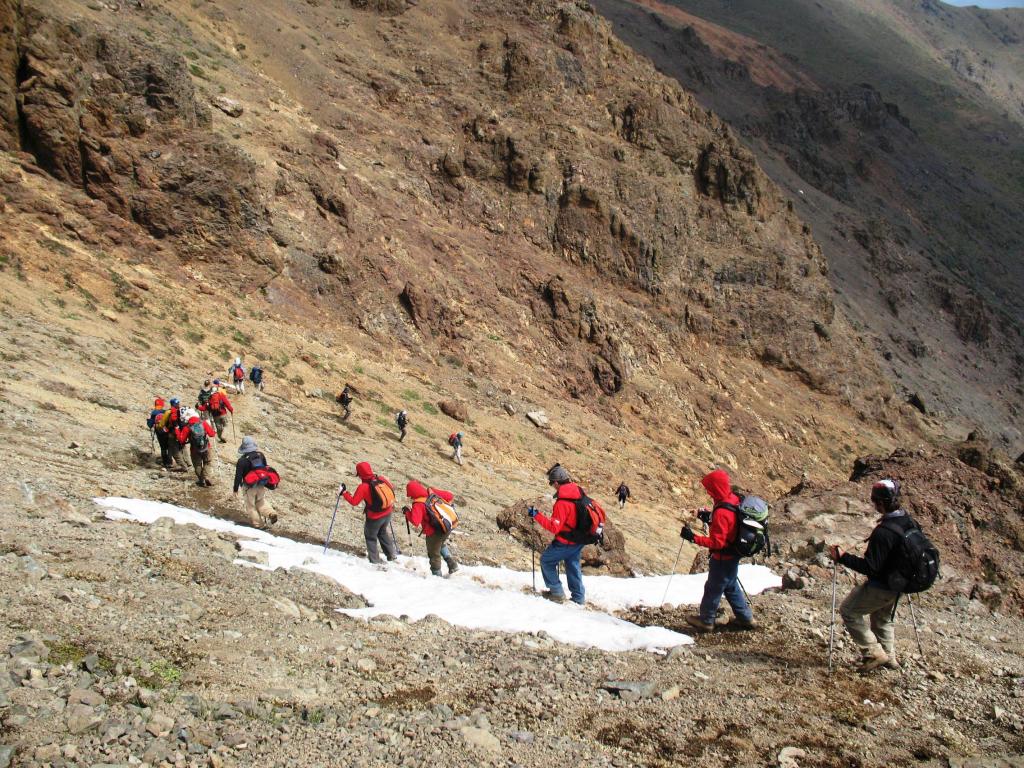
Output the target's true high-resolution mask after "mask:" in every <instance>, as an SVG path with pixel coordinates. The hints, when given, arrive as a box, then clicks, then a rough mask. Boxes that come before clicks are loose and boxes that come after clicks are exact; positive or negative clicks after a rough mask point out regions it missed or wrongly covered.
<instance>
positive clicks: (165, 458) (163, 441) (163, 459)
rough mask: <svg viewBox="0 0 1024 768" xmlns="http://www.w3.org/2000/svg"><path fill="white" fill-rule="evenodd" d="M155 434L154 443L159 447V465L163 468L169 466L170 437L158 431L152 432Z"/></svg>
mask: <svg viewBox="0 0 1024 768" xmlns="http://www.w3.org/2000/svg"><path fill="white" fill-rule="evenodd" d="M153 431H154V432H155V433H156V442H157V444H158V445H159V446H160V463H161V464H163V465H164V466H165V467H169V466H171V450H170V445H169V441H170V439H171V436H170V435H168V434H167V433H166V432H161V431H160V430H159V429H155V430H153Z"/></svg>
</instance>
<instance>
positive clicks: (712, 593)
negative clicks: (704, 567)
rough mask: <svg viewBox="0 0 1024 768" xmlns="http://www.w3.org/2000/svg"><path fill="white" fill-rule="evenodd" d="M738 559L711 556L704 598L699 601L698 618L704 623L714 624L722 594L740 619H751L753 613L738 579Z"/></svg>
mask: <svg viewBox="0 0 1024 768" xmlns="http://www.w3.org/2000/svg"><path fill="white" fill-rule="evenodd" d="M739 571H740V559H739V558H738V557H734V558H732V559H731V560H718V559H716V558H714V557H712V558H711V560H710V561H709V565H708V580H707V581H706V582H704V599H703V600H701V601H700V619H701V621H703V622H704V623H705V624H714V623H715V616H716V615H717V614H718V604H719V603H720V602H722V595H725V599H726V600H728V601H729V605H731V606H732V612H733V613H734V614H736V618H738V619H740V620H741V621H753V619H754V614H753V613H752V612H751V610H750V603H748V602H747V597H746V595H744V594H743V588H742V587H741V586H740V579H739Z"/></svg>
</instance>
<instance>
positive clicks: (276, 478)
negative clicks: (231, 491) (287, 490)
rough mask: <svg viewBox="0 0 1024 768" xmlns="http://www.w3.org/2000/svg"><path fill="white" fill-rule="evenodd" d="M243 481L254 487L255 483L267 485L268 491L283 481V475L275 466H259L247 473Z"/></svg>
mask: <svg viewBox="0 0 1024 768" xmlns="http://www.w3.org/2000/svg"><path fill="white" fill-rule="evenodd" d="M242 482H243V483H245V484H246V485H248V486H249V487H252V486H254V485H265V486H266V487H267V490H268V491H273V490H274V489H276V488H277V486H278V483H280V482H281V476H280V475H279V474H277V470H276V469H274V468H273V467H258V468H257V469H251V470H249V471H248V472H246V473H245V477H243V478H242Z"/></svg>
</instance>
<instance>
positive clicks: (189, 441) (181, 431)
mask: <svg viewBox="0 0 1024 768" xmlns="http://www.w3.org/2000/svg"><path fill="white" fill-rule="evenodd" d="M183 420H184V421H185V423H184V424H183V425H181V426H180V427H178V429H177V431H176V432H175V438H176V439H177V441H178V444H179V445H181V446H182V447H183V448H184V446H186V445H187V446H188V452H189V456H190V458H191V459H192V468H193V469H194V470H195V471H196V485H198V486H200V487H204V486H205V487H209V486H211V485H213V483H212V482H211V481H210V477H209V474H210V462H211V461H212V460H213V450H212V446H211V445H210V438H211V437H213V436H214V435H215V434H217V433H216V432H214V430H213V427H211V426H210V422H208V421H203V420H202V419H200V418H199V413H198V411H194V410H189V411H187V412H185V413H184V415H183Z"/></svg>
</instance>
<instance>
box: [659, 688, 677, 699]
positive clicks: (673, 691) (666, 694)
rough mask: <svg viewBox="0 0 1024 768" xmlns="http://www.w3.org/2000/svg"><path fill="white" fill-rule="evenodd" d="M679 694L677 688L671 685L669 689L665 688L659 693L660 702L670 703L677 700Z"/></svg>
mask: <svg viewBox="0 0 1024 768" xmlns="http://www.w3.org/2000/svg"><path fill="white" fill-rule="evenodd" d="M680 692H681V691H680V689H679V686H678V685H673V686H672V687H671V688H666V689H665V690H664V691H662V692H661V700H662V701H672V700H673V699H678V698H679V694H680Z"/></svg>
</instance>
